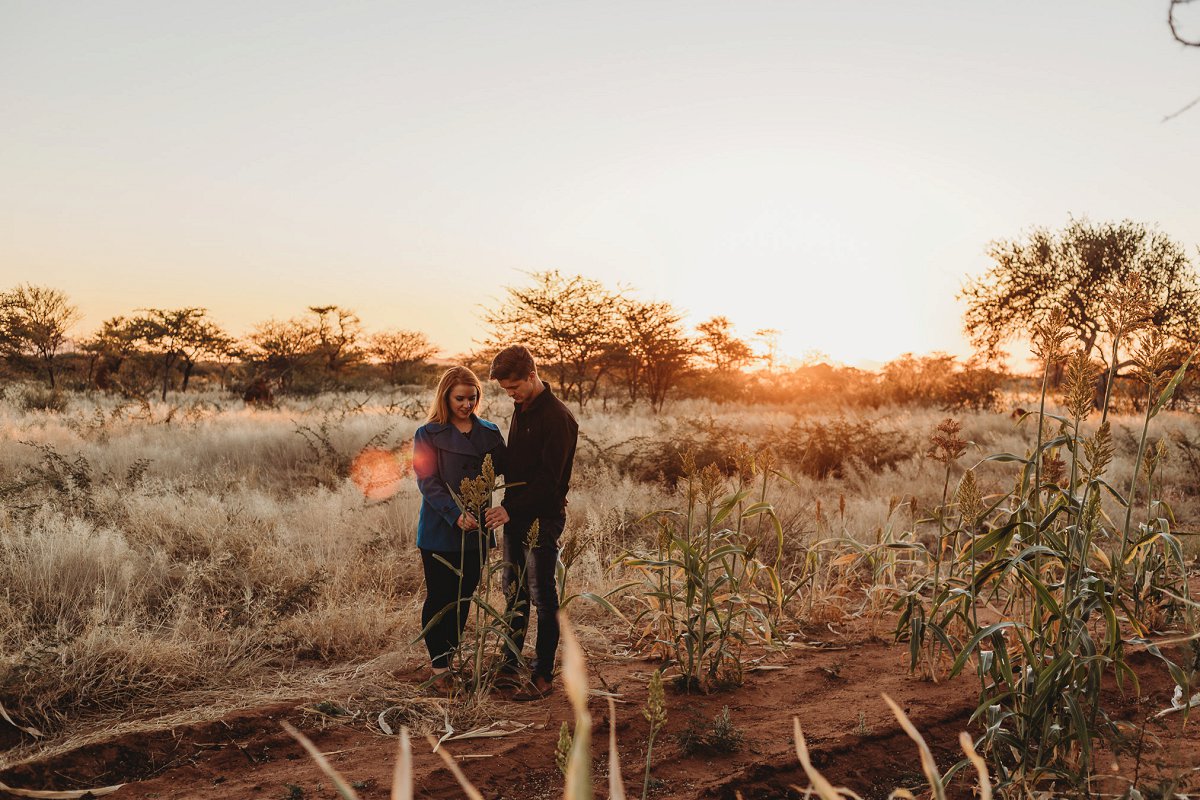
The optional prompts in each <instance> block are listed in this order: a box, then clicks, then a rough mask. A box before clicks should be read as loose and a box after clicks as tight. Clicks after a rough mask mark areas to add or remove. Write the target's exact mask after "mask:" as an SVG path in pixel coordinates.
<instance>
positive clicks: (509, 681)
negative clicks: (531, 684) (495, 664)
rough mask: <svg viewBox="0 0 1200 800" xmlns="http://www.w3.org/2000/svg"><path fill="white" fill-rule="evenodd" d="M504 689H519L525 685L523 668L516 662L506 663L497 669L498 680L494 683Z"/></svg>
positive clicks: (498, 687) (510, 690)
mask: <svg viewBox="0 0 1200 800" xmlns="http://www.w3.org/2000/svg"><path fill="white" fill-rule="evenodd" d="M492 685H493V686H495V687H496V688H497V689H500V690H502V691H509V692H513V691H518V690H520V689H522V688H523V687H524V686H525V681H524V680H523V679H522V678H521V669H520V668H519V667H518V666H517V665H516V664H504V665H503V666H501V667H500V669H498V670H496V680H495V681H494V682H493V683H492Z"/></svg>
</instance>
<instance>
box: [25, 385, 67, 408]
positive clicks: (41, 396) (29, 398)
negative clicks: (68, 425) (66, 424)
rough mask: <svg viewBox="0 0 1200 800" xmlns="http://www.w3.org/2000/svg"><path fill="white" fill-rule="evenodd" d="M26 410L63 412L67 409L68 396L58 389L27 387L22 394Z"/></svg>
mask: <svg viewBox="0 0 1200 800" xmlns="http://www.w3.org/2000/svg"><path fill="white" fill-rule="evenodd" d="M21 408H22V410H24V411H50V412H53V413H55V414H61V413H62V412H64V411H66V410H67V396H66V395H65V394H63V393H62V392H60V391H59V390H58V389H41V388H34V389H26V390H25V392H24V393H23V394H22V395H21Z"/></svg>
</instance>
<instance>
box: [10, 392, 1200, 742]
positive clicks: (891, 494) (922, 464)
mask: <svg viewBox="0 0 1200 800" xmlns="http://www.w3.org/2000/svg"><path fill="white" fill-rule="evenodd" d="M64 397H65V398H66V400H65V403H64V404H63V406H62V410H61V411H53V410H50V411H47V410H38V409H34V410H28V409H26V408H24V407H23V405H22V404H21V403H20V402H19V392H17V391H16V390H13V389H10V390H8V391H6V392H5V393H4V399H3V401H0V434H2V435H0V586H3V587H5V589H4V592H3V593H0V642H2V643H3V654H2V655H0V702H2V703H3V704H4V706H5V707H6V708H7V709H8V711H9V712H10V713H11V714H13V715H14V717H15V718H17V719H18V721H23V722H25V723H28V724H32V725H34V726H36V727H38V728H41V729H42V730H43V731H45V732H46V734H47V735H48V738H50V739H54V738H55V737H62V736H64V735H66V734H67V733H68V732H72V731H78V730H79V729H80V728H81V727H87V726H98V725H100V724H101V721H102V720H105V719H111V718H113V717H116V716H120V717H121V718H124V719H129V718H136V717H139V716H140V717H151V716H155V715H161V714H165V713H168V712H173V711H178V710H179V709H180V705H181V704H183V703H190V704H195V703H197V702H201V703H204V702H208V703H210V704H212V705H214V707H215V704H216V703H217V701H218V700H219V699H220V698H229V697H232V696H236V695H244V694H245V691H244V690H245V687H246V686H249V685H256V686H263V687H271V686H279V685H284V684H286V685H289V686H294V687H300V688H301V689H303V686H304V685H305V684H304V679H303V677H302V676H303V675H304V674H306V673H307V672H312V673H313V674H317V673H319V672H320V671H321V670H324V669H326V668H327V667H328V666H329V665H331V664H339V663H350V664H362V663H366V662H370V661H372V660H373V659H384V660H386V662H387V665H388V669H389V670H393V671H394V670H402V669H404V668H407V667H416V666H418V665H420V664H422V663H423V660H424V654H423V649H422V648H421V647H419V646H418V645H415V644H413V642H414V640H415V639H416V637H417V633H418V632H419V623H418V620H419V614H418V612H417V604H418V602H419V597H418V595H419V594H420V591H421V586H420V582H421V578H420V566H419V559H418V558H417V557H416V553H415V545H414V537H415V523H416V515H417V509H418V505H419V496H418V494H417V491H416V487H415V483H414V482H413V481H412V480H410V479H409V480H405V481H403V482H402V483H401V484H399V486H398V490H397V491H396V493H395V494H394V495H392V496H391V497H389V498H387V499H386V500H368V499H366V498H364V496H363V494H362V493H361V492H360V491H359V489H358V487H357V486H356V485H355V484H354V483H353V482H352V481H351V480H350V479H349V478H348V477H347V475H348V472H349V467H350V464H351V461H352V460H353V458H354V457H355V455H356V454H357V453H358V452H359V451H360V450H361V449H362V448H363V447H364V446H366V445H368V444H373V445H376V446H380V447H383V448H396V449H398V450H399V451H400V452H401V453H402V452H403V451H404V447H405V445H406V443H408V442H409V441H410V440H411V436H412V432H413V431H414V430H415V428H416V427H417V425H418V421H417V420H416V419H414V418H413V414H412V411H411V410H412V409H413V408H419V407H420V406H421V405H422V404H423V401H424V399H425V398H424V397H421V396H403V395H389V396H375V397H369V396H365V395H360V396H352V395H327V396H321V397H317V398H307V399H304V400H288V399H284V400H282V401H281V402H280V404H278V405H277V406H276V407H274V408H271V409H260V410H255V409H249V408H246V407H244V406H243V404H242V403H241V402H240V401H238V400H235V399H233V398H230V397H228V396H223V395H220V394H216V393H204V394H195V395H189V396H188V398H187V399H186V401H175V402H168V403H165V404H163V403H129V402H127V401H122V400H120V399H116V398H112V397H107V396H84V395H64ZM510 413H511V405H510V404H509V403H508V401H507V400H505V399H504V398H501V397H496V396H495V395H494V393H493V394H492V396H490V397H489V398H488V399H487V405H485V406H484V408H483V415H484V416H486V417H488V418H491V419H494V420H496V421H497V422H498V423H500V424H501V426H502V427H505V426H506V425H507V416H508V415H509V414H510ZM942 416H944V414H943V413H942V412H940V411H938V410H936V409H917V408H888V409H882V410H876V411H872V412H871V413H870V414H861V413H853V412H840V411H837V410H833V411H830V412H828V413H821V414H814V413H811V412H803V414H801V413H800V412H798V411H796V410H795V409H789V408H788V407H786V406H781V405H762V406H751V407H746V406H729V405H717V404H713V403H710V402H706V401H699V400H697V401H685V402H680V403H677V404H676V405H674V406H673V407H669V408H668V413H667V414H665V415H651V414H649V413H647V412H645V411H643V410H636V409H635V410H633V411H630V410H626V409H611V410H607V411H606V410H603V409H589V411H588V412H587V413H586V414H585V415H583V416H582V418H581V432H582V434H583V435H584V436H585V437H586V438H585V439H583V441H581V444H580V448H579V454H578V457H577V468H576V472H575V475H576V478H575V484H574V486H573V488H572V492H571V498H570V506H569V518H570V521H569V525H568V529H567V531H566V534H565V536H566V537H567V540H568V542H570V543H571V547H572V548H573V551H572V552H573V560H572V563H571V567H570V570H569V572H568V573H567V583H568V585H567V587H566V589H565V592H566V594H567V595H575V594H578V593H579V592H583V591H589V590H590V591H595V592H598V593H603V592H605V591H607V590H608V589H610V588H612V587H614V586H617V585H620V584H621V583H623V582H626V581H628V580H631V576H630V575H629V574H627V573H625V572H624V571H623V570H622V568H621V567H620V566H618V565H617V564H618V562H619V560H620V558H621V556H622V555H623V554H625V553H627V552H629V551H632V550H636V549H639V548H642V549H646V548H649V547H652V546H653V544H654V542H655V541H656V539H655V536H656V532H655V530H654V525H653V522H651V521H647V520H644V519H643V517H644V516H645V514H646V513H647V512H648V511H651V510H653V509H661V508H670V507H672V506H674V505H678V503H679V500H680V497H681V495H680V493H681V492H683V491H685V490H684V489H683V488H682V487H680V486H678V485H673V484H672V470H673V469H674V465H675V464H676V463H677V462H676V460H677V459H680V458H682V453H683V452H684V451H685V450H686V446H687V445H691V446H692V447H693V449H694V452H696V453H697V454H698V458H699V459H700V462H699V463H698V464H697V468H703V467H704V466H705V465H706V464H712V465H713V468H714V469H716V470H718V471H722V472H723V474H725V475H726V477H727V478H728V479H730V480H732V476H733V473H734V471H735V469H736V466H735V463H734V456H735V455H736V453H737V452H739V448H740V451H741V452H744V451H745V449H746V448H751V449H761V448H762V447H764V446H768V445H769V446H771V447H772V449H773V450H775V451H776V452H779V453H784V454H790V455H788V457H786V458H785V459H784V461H783V462H782V463H781V464H780V465H779V469H780V470H781V471H782V472H784V473H786V474H787V475H788V476H789V478H790V479H791V480H790V482H784V481H780V482H779V483H778V484H777V485H776V486H775V487H774V488H773V489H772V496H771V498H770V499H771V503H772V508H773V511H774V515H775V516H776V517H777V518H778V520H779V523H780V529H781V533H782V539H783V542H784V545H783V549H782V551H781V552H779V553H778V554H776V553H774V551H773V549H772V548H775V547H776V545H775V544H774V542H773V540H774V538H775V533H774V532H772V531H769V530H768V531H765V532H764V533H763V534H762V536H761V541H759V542H757V543H756V544H754V545H753V546H757V547H758V548H759V550H758V552H759V554H760V557H761V558H766V557H767V556H770V557H771V558H772V559H774V556H775V555H778V556H779V561H780V563H779V565H778V569H779V570H780V571H782V572H786V573H787V574H789V575H791V576H792V578H793V579H795V580H797V581H802V582H803V585H802V586H801V587H800V590H801V591H800V592H799V593H798V594H797V595H796V598H797V602H796V604H795V605H793V606H792V607H790V608H789V611H788V613H789V614H791V615H793V616H795V617H803V616H811V617H817V618H819V619H822V620H826V619H831V618H837V617H839V616H845V615H848V614H854V613H865V612H873V611H882V610H883V609H885V608H886V607H887V606H888V604H889V603H890V601H891V599H893V596H894V595H893V593H894V592H895V591H898V590H899V587H900V585H901V583H902V579H903V577H904V573H905V572H906V571H910V570H919V569H923V568H925V565H923V564H922V563H921V559H920V557H919V554H920V552H922V551H928V549H929V548H928V541H927V539H928V534H927V528H928V526H927V525H922V524H921V523H920V521H921V520H922V519H925V518H928V517H929V516H930V514H931V513H932V510H933V509H934V508H935V506H937V505H938V503H939V502H940V500H941V495H942V489H943V485H944V470H943V469H942V465H941V464H938V463H936V462H933V461H931V460H930V459H928V458H926V457H925V455H924V449H925V445H924V442H923V438H924V435H925V432H926V431H927V430H929V429H930V428H931V427H932V426H933V425H934V424H936V422H937V421H938V420H939V419H941V417H942ZM961 420H962V423H963V437H964V438H965V439H966V440H968V442H969V445H968V448H969V453H973V454H975V456H976V457H982V456H983V455H984V454H986V453H988V452H995V451H1010V452H1024V451H1025V450H1027V449H1029V448H1030V447H1031V446H1032V444H1033V437H1034V435H1035V434H1034V432H1033V431H1032V430H1031V427H1030V426H1029V425H1028V424H1025V425H1017V424H1015V423H1014V422H1013V420H1012V419H1010V418H1009V417H1008V416H1006V415H999V414H992V413H987V412H971V413H967V414H964V415H962V416H961ZM1110 421H1111V422H1112V423H1113V431H1114V442H1115V446H1116V449H1117V457H1116V460H1115V462H1114V464H1113V465H1112V466H1111V467H1110V475H1112V476H1113V480H1115V481H1121V480H1126V479H1127V478H1128V476H1130V475H1132V462H1133V460H1134V457H1135V455H1136V450H1137V442H1138V438H1137V433H1138V423H1137V421H1135V420H1134V419H1132V418H1130V419H1126V418H1121V417H1116V418H1114V417H1110ZM1156 422H1157V425H1158V428H1157V429H1158V430H1159V431H1162V432H1164V433H1165V434H1166V439H1167V441H1168V442H1170V443H1171V445H1170V448H1171V452H1172V453H1175V452H1176V451H1178V452H1179V453H1184V452H1185V448H1184V447H1183V446H1182V445H1181V444H1178V443H1179V442H1184V441H1187V442H1193V441H1200V426H1197V425H1196V423H1195V421H1194V420H1193V419H1192V418H1191V417H1188V416H1185V415H1181V414H1175V413H1166V412H1164V413H1163V414H1161V415H1160V416H1159V418H1158V419H1157V421H1156ZM814 432H817V433H814ZM838 435H845V436H847V437H849V438H848V440H847V443H846V444H847V446H846V447H844V448H841V451H843V452H841V454H840V455H839V458H838V460H837V462H836V464H835V466H836V469H828V470H825V469H813V468H811V467H810V466H806V464H811V461H809V462H806V460H805V459H806V458H807V456H806V452H807V451H806V450H805V449H804V447H803V445H804V444H805V443H808V444H812V445H813V447H816V446H817V445H818V444H819V445H820V447H821V448H824V449H822V450H821V452H822V453H823V454H824V453H827V451H829V448H828V447H826V444H827V441H828V440H830V439H831V437H832V441H833V443H834V445H835V446H834V448H833V450H834V451H836V450H838V448H837V447H836V445H837V442H838V440H837V438H836V437H837V436H838ZM804 437H808V438H804ZM814 437H815V438H814ZM850 438H852V439H853V441H850V440H849V439H850ZM876 448H878V451H879V454H882V455H886V458H883V457H880V458H876V457H875V455H876V454H875V453H874V450H875V449H876ZM841 456H845V457H841ZM827 457H828V456H827V455H822V458H827ZM822 463H826V462H822ZM993 467H994V468H993ZM977 472H978V478H979V481H980V482H981V485H982V486H983V491H985V492H988V493H991V492H1000V491H1005V490H1007V488H1008V484H1009V483H1010V478H1009V476H1008V475H1007V473H1006V472H1005V471H1004V470H1003V469H1002V468H1001V466H1000V465H985V466H982V467H981V468H980V469H979V470H978V471H977ZM1191 478H1192V473H1191V472H1190V468H1189V466H1188V461H1187V459H1186V458H1174V456H1172V457H1170V458H1169V459H1168V460H1167V461H1166V462H1165V463H1164V464H1163V465H1162V466H1161V467H1160V468H1159V472H1158V476H1157V477H1156V482H1157V484H1158V485H1157V486H1156V493H1159V494H1161V495H1162V496H1165V497H1170V498H1171V501H1172V507H1173V508H1174V510H1175V513H1176V516H1177V518H1178V519H1179V520H1180V521H1181V522H1186V521H1188V520H1192V519H1194V518H1195V510H1196V504H1197V493H1196V488H1195V485H1196V484H1195V481H1194V480H1192V479H1191ZM748 523H749V524H747V525H744V526H743V533H744V534H745V535H747V536H749V535H752V534H757V533H758V530H759V529H758V526H757V524H756V521H753V520H751V521H748ZM1185 527H1186V526H1185ZM923 537H924V540H923ZM897 543H901V544H904V545H905V546H910V547H911V548H912V549H911V550H910V551H906V550H904V549H902V548H896V547H890V546H889V545H895V544H897ZM747 546H752V545H751V544H750V543H747ZM1187 546H1188V548H1189V551H1188V552H1189V553H1191V554H1193V555H1194V554H1195V552H1196V551H1195V548H1194V546H1193V545H1191V544H1190V543H1189V544H1188V545H1187ZM889 554H890V555H889ZM896 554H899V555H898V556H897V555H896ZM889 559H890V560H889ZM772 563H774V561H773V560H772ZM880 587H882V588H880ZM571 613H572V615H573V616H575V617H576V618H577V619H578V618H580V617H582V618H583V619H585V620H588V619H591V620H593V621H600V620H603V619H605V618H606V612H603V611H602V610H599V609H597V608H593V607H591V606H589V605H588V604H587V603H586V602H584V601H581V600H578V599H577V600H576V601H575V602H573V603H572V604H571ZM589 615H590V616H589ZM322 686H323V684H322ZM309 690H310V691H313V692H316V691H324V690H325V689H323V688H321V687H320V686H318V685H316V684H312V685H309ZM204 697H207V698H209V700H207V701H206V700H198V699H197V698H204Z"/></svg>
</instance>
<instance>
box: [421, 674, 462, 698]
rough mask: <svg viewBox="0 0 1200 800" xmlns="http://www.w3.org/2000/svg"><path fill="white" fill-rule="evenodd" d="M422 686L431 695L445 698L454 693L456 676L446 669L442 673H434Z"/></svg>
mask: <svg viewBox="0 0 1200 800" xmlns="http://www.w3.org/2000/svg"><path fill="white" fill-rule="evenodd" d="M421 685H422V686H423V687H424V688H425V690H426V691H427V692H429V694H431V695H434V696H436V697H445V696H447V695H449V694H451V693H452V692H453V691H454V676H453V675H452V674H451V673H450V670H448V669H444V670H442V671H441V672H434V673H433V674H432V675H430V676H429V677H428V678H427V679H426V680H425V682H424V683H423V684H421Z"/></svg>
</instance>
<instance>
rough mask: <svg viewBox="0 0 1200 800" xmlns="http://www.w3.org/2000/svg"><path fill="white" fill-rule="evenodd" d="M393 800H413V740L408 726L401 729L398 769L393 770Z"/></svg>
mask: <svg viewBox="0 0 1200 800" xmlns="http://www.w3.org/2000/svg"><path fill="white" fill-rule="evenodd" d="M391 800H413V766H412V742H410V741H409V738H408V728H407V727H402V728H401V729H400V744H399V746H398V747H397V749H396V769H395V770H394V771H393V772H392V798H391Z"/></svg>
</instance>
